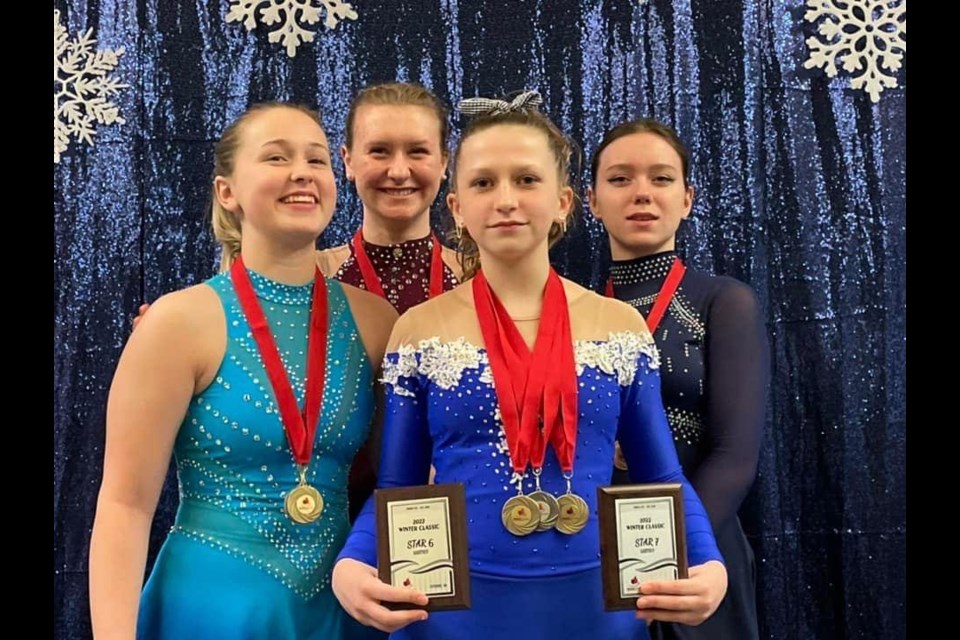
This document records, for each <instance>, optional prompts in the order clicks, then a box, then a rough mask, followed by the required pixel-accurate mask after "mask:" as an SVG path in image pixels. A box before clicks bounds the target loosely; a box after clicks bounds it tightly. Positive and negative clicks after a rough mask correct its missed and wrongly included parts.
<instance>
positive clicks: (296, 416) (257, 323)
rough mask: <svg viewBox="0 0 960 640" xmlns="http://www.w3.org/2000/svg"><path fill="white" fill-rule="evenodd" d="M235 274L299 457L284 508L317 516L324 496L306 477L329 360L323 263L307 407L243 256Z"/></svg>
mask: <svg viewBox="0 0 960 640" xmlns="http://www.w3.org/2000/svg"><path fill="white" fill-rule="evenodd" d="M230 277H231V279H232V280H233V285H234V288H235V289H236V291H237V299H238V300H239V302H240V306H241V307H242V308H243V314H244V316H245V317H246V319H247V322H248V323H249V325H250V330H251V332H252V333H253V337H254V340H255V341H256V343H257V349H258V351H259V352H260V357H261V358H263V366H264V368H265V369H266V370H267V377H268V378H269V379H270V386H271V387H273V393H274V396H275V397H276V399H277V406H278V408H279V409H280V418H281V419H282V421H283V430H284V432H285V433H286V435H287V441H288V442H289V443H290V448H291V449H292V450H293V457H294V459H295V460H296V462H297V473H298V476H299V482H298V484H297V486H296V487H295V488H294V489H293V490H291V491H290V493H288V494H287V497H286V499H285V500H284V509H285V510H286V512H287V515H288V516H290V519H291V520H293V521H294V522H296V523H297V524H307V523H310V522H314V521H315V520H317V519H318V518H319V517H320V514H321V513H322V512H323V496H321V495H320V492H319V491H317V489H316V488H315V487H312V486H310V485H309V484H308V483H307V467H308V465H309V464H310V457H311V455H312V454H313V440H314V437H315V436H316V433H317V425H318V424H319V422H320V410H321V407H322V406H323V380H324V377H325V374H326V364H327V313H328V311H327V283H326V280H324V279H323V275H322V274H321V273H320V270H319V269H315V271H314V280H313V302H312V305H311V309H310V333H309V334H308V337H307V391H306V399H305V402H304V405H305V411H304V412H301V411H300V408H299V407H298V406H297V398H296V396H294V395H293V387H292V386H291V385H290V379H289V378H288V377H287V372H286V369H284V366H283V360H281V358H280V352H279V351H278V350H277V344H276V341H275V340H274V339H273V334H271V333H270V326H269V324H268V323H267V317H266V316H265V315H264V313H263V309H262V308H261V307H260V303H259V302H258V301H257V295H256V292H255V291H254V289H253V283H252V282H251V281H250V276H249V275H247V269H246V267H244V265H243V256H237V259H236V260H235V261H234V263H233V265H232V266H231V268H230Z"/></svg>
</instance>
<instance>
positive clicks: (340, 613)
mask: <svg viewBox="0 0 960 640" xmlns="http://www.w3.org/2000/svg"><path fill="white" fill-rule="evenodd" d="M137 638H138V640H191V639H193V638H196V639H197V640H221V639H222V640H373V639H377V638H381V639H382V638H386V634H383V633H381V632H380V631H377V630H376V629H372V628H369V627H364V626H362V625H360V624H359V623H358V622H356V621H355V620H353V619H352V618H351V617H350V616H348V615H347V613H346V612H345V611H344V610H343V608H342V607H341V606H340V603H339V602H337V599H336V598H335V597H334V595H333V593H332V591H331V590H330V589H324V590H322V591H320V592H319V593H317V594H316V595H314V596H313V597H312V598H310V599H304V598H303V597H301V596H299V595H297V594H295V593H294V592H293V591H291V590H290V589H289V588H288V587H286V586H285V585H283V583H281V582H280V581H279V580H277V579H276V578H274V577H273V576H271V575H269V574H268V573H266V572H264V571H263V570H261V569H258V568H256V567H254V566H253V565H251V564H249V563H248V562H245V561H244V560H242V559H240V558H238V557H236V556H233V555H231V554H229V553H226V552H224V551H220V550H218V549H214V548H212V547H209V546H207V545H205V544H203V543H201V542H198V541H196V540H194V539H192V538H188V537H186V536H183V535H179V534H177V533H175V532H174V533H171V534H170V535H169V536H168V537H167V539H166V541H165V542H164V544H163V547H161V549H160V553H159V554H158V556H157V561H156V564H155V565H154V568H153V571H152V573H151V574H150V579H149V580H148V581H147V584H146V586H145V587H144V589H143V593H142V594H141V596H140V613H139V616H138V620H137Z"/></svg>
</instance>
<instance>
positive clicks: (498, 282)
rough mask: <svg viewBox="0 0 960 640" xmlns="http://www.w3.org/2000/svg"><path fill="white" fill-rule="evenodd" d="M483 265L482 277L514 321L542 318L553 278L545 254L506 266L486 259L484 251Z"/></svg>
mask: <svg viewBox="0 0 960 640" xmlns="http://www.w3.org/2000/svg"><path fill="white" fill-rule="evenodd" d="M480 263H481V265H482V266H483V276H484V277H485V278H486V279H487V283H488V284H489V285H490V288H491V289H493V292H494V293H495V294H496V295H497V298H499V300H500V302H501V303H502V304H503V306H504V307H505V308H506V310H507V313H509V314H510V317H511V318H514V319H515V320H516V319H530V318H534V317H537V316H539V315H540V309H541V307H542V306H543V289H544V287H546V285H547V277H548V276H549V275H550V259H549V258H548V256H547V254H546V253H543V254H542V255H540V254H537V255H530V256H526V257H524V258H521V259H520V260H518V261H515V262H509V263H507V262H502V261H499V260H491V259H489V258H487V259H484V257H483V254H482V251H481V257H480Z"/></svg>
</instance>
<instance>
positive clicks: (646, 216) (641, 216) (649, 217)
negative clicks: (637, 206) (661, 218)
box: [627, 212, 657, 222]
mask: <svg viewBox="0 0 960 640" xmlns="http://www.w3.org/2000/svg"><path fill="white" fill-rule="evenodd" d="M656 219H657V216H655V215H653V214H652V213H646V212H640V213H631V214H630V215H629V216H627V220H632V221H633V222H651V221H653V220H656Z"/></svg>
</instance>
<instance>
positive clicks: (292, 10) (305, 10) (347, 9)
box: [227, 0, 357, 58]
mask: <svg viewBox="0 0 960 640" xmlns="http://www.w3.org/2000/svg"><path fill="white" fill-rule="evenodd" d="M317 3H319V4H317ZM263 4H265V5H267V6H266V7H263V8H261V7H260V5H263ZM321 9H325V10H326V14H327V17H326V19H325V20H324V21H323V24H324V25H325V26H326V27H327V29H333V28H334V27H336V26H337V23H338V22H339V21H340V20H344V19H348V20H356V19H357V12H356V11H354V10H353V7H352V6H351V5H350V3H348V2H343V0H230V11H229V12H228V13H227V22H240V21H241V20H242V21H243V26H245V27H246V28H247V31H253V29H254V28H255V27H256V26H257V11H258V10H259V11H260V18H261V20H262V21H263V24H265V25H274V24H277V23H278V22H280V21H281V20H282V21H283V24H282V25H280V26H279V27H277V28H276V29H274V30H273V31H271V32H270V34H269V36H268V37H269V39H270V42H279V41H280V40H281V38H282V39H283V46H285V47H286V48H287V55H288V56H290V57H291V58H292V57H293V56H295V55H297V47H299V46H300V45H301V44H302V43H304V42H313V31H311V30H309V29H304V28H303V27H302V26H301V22H302V23H305V24H307V25H313V24H316V23H317V22H319V21H320V11H321ZM298 13H299V16H298V15H297V14H298ZM280 14H283V17H282V18H281V15H280Z"/></svg>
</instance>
